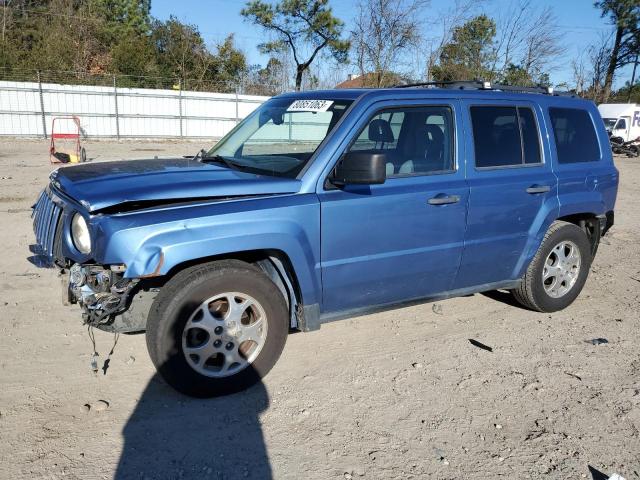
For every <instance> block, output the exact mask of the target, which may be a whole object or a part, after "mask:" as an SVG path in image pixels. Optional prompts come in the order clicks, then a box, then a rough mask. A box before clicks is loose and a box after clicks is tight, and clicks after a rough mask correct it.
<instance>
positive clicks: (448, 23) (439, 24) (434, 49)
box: [425, 0, 482, 82]
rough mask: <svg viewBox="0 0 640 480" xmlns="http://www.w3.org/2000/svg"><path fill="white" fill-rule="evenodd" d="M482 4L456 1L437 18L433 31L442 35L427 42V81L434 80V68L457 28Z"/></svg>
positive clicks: (473, 14)
mask: <svg viewBox="0 0 640 480" xmlns="http://www.w3.org/2000/svg"><path fill="white" fill-rule="evenodd" d="M481 4H482V2H478V1H477V0H454V2H453V6H451V7H450V8H449V9H447V10H445V11H443V12H442V13H441V14H440V15H438V16H437V18H436V19H435V21H434V22H433V24H432V30H440V34H439V35H438V36H436V37H432V38H429V39H427V41H426V42H425V43H426V47H427V48H426V50H427V51H429V55H428V58H427V66H426V72H425V79H426V81H428V82H429V81H432V80H433V67H434V66H435V65H436V63H437V62H438V59H439V58H440V54H441V53H442V49H443V48H444V46H445V45H447V44H448V43H450V42H451V39H452V37H453V32H454V30H455V28H456V27H459V26H461V25H462V24H464V23H465V22H467V21H469V20H471V18H472V17H474V16H475V14H476V13H477V11H478V7H480V6H481Z"/></svg>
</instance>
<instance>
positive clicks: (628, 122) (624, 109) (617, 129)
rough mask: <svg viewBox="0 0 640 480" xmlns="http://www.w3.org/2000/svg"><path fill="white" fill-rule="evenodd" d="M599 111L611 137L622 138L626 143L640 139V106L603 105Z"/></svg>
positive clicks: (625, 104) (599, 106)
mask: <svg viewBox="0 0 640 480" xmlns="http://www.w3.org/2000/svg"><path fill="white" fill-rule="evenodd" d="M598 111H599V112H600V116H601V117H602V120H604V125H605V127H606V128H607V131H608V132H609V134H610V135H611V137H620V138H622V140H623V141H624V142H628V141H630V140H635V139H636V138H638V137H640V105H636V104H635V103H602V104H600V105H598Z"/></svg>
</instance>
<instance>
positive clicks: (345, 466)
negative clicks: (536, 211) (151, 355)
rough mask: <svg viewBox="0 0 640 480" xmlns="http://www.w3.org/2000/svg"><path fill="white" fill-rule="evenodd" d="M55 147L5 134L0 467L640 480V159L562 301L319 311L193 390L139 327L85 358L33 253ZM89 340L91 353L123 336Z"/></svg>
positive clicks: (178, 150)
mask: <svg viewBox="0 0 640 480" xmlns="http://www.w3.org/2000/svg"><path fill="white" fill-rule="evenodd" d="M198 148H200V145H198V144H196V143H188V144H176V143H131V142H123V143H99V142H98V143H90V144H88V145H87V151H88V154H89V157H97V159H98V160H102V159H108V158H122V157H143V156H147V157H150V156H154V155H159V156H165V155H171V154H180V155H182V154H185V153H193V152H194V151H197V150H198ZM46 151H47V144H46V142H44V141H9V140H0V222H1V225H2V227H1V228H0V244H1V245H3V248H2V257H0V438H1V441H0V479H10V478H11V479H13V478H51V479H54V478H70V479H94V478H95V479H97V478H113V477H114V476H115V477H116V478H148V479H157V478H213V479H222V478H224V479H235V478H255V479H265V478H270V476H273V477H274V478H292V479H307V478H308V479H327V478H339V479H344V478H347V479H349V478H354V479H356V478H371V479H382V478H384V479H392V478H399V479H406V478H427V477H428V478H442V479H445V478H482V479H485V478H496V477H508V478H513V479H524V478H539V477H547V478H592V476H593V478H606V477H597V474H595V473H592V472H590V469H589V466H591V467H593V468H595V469H596V470H598V471H601V472H604V473H605V474H608V475H610V474H612V473H614V472H618V473H620V474H621V475H623V476H624V477H626V478H627V480H630V479H636V478H640V433H639V432H640V383H639V378H640V315H639V311H640V249H639V247H638V245H639V244H640V160H638V159H626V158H619V159H617V165H618V168H619V169H620V172H621V188H620V193H619V196H618V205H617V212H616V222H617V223H616V226H615V227H614V228H613V229H612V231H611V232H610V234H609V235H608V236H607V237H606V238H605V239H604V241H603V244H602V245H601V247H600V251H599V254H598V257H597V258H596V260H595V263H594V265H593V268H592V272H591V275H590V277H589V280H588V282H587V285H586V287H585V290H584V291H583V293H582V295H581V296H580V297H579V298H578V300H577V301H576V302H575V303H574V304H573V305H572V306H571V307H570V308H569V309H567V310H566V311H563V312H560V313H557V314H553V315H547V314H540V313H533V312H529V311H526V310H523V309H521V308H518V307H517V306H514V305H513V304H511V303H510V301H509V299H508V296H505V295H474V296H471V297H466V298H458V299H453V300H448V301H444V302H439V303H437V304H425V305H422V306H416V307H410V308H404V309H401V310H396V311H391V312H387V313H382V314H376V315H370V316H365V317H359V318H354V319H351V320H346V321H343V322H337V323H333V324H328V325H324V326H323V327H322V329H321V330H320V331H318V332H315V333H310V334H294V335H291V336H290V337H289V339H288V342H287V346H286V347H285V351H284V354H283V356H282V358H281V360H280V362H279V363H278V364H277V365H276V367H275V368H274V370H273V371H272V372H271V373H270V374H269V375H268V377H267V378H266V379H265V381H264V383H263V384H261V385H259V386H257V387H254V388H253V389H251V390H249V391H247V392H245V393H242V394H237V395H234V396H231V397H226V398H220V399H214V400H209V401H201V400H192V399H189V398H186V397H183V396H181V395H179V394H177V393H175V392H173V391H172V390H171V389H170V388H168V387H167V386H165V385H164V383H163V382H162V381H161V380H160V379H159V378H158V377H157V376H156V375H155V373H154V369H153V367H152V365H151V362H150V361H149V359H148V356H147V352H146V347H145V342H144V337H143V336H141V335H137V336H122V337H120V339H119V341H118V343H117V345H116V347H115V350H114V353H113V355H112V356H111V359H110V368H109V369H108V370H107V373H106V375H104V374H103V373H102V371H100V374H99V375H94V374H93V372H92V371H91V369H90V357H91V352H92V349H91V343H90V341H89V338H88V336H87V331H86V329H85V328H83V327H82V325H81V321H80V317H79V311H78V309H77V308H76V307H63V306H62V305H61V302H60V287H59V282H58V279H57V277H56V273H55V272H54V271H53V270H40V269H37V268H36V267H34V266H33V265H31V264H30V263H28V262H27V260H26V257H27V256H28V255H29V251H28V245H29V244H30V243H32V241H33V234H32V230H31V221H30V219H29V213H30V209H29V207H30V205H31V204H32V203H33V201H34V199H35V197H36V195H37V193H38V191H39V190H40V189H41V188H42V187H43V186H44V184H45V182H46V181H47V175H48V173H49V171H50V170H51V168H50V166H49V165H48V163H47V162H48V160H47V156H46ZM598 337H603V338H606V339H608V341H609V343H607V344H604V345H598V346H594V345H592V344H590V343H587V342H585V340H589V339H593V338H598ZM469 338H474V339H476V340H478V341H480V342H482V343H484V344H487V345H490V346H492V347H493V352H488V351H485V350H481V349H479V348H476V347H474V346H473V345H471V344H470V343H469ZM96 340H97V348H98V351H99V352H100V355H101V356H100V359H101V360H100V365H102V362H103V361H104V360H105V358H106V357H107V354H108V352H109V350H110V349H111V347H112V345H113V341H114V338H113V336H111V335H108V334H105V333H102V332H98V333H97V334H96ZM86 405H89V407H87V406H86Z"/></svg>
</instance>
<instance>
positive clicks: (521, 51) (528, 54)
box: [493, 0, 563, 83]
mask: <svg viewBox="0 0 640 480" xmlns="http://www.w3.org/2000/svg"><path fill="white" fill-rule="evenodd" d="M497 23H498V35H497V37H498V38H497V41H496V46H495V49H496V56H495V58H496V62H495V64H494V68H493V70H494V74H495V76H496V77H497V78H504V76H505V73H506V72H507V70H509V69H510V68H511V66H512V65H514V66H517V67H519V68H520V69H522V71H523V72H525V73H526V76H527V77H528V78H529V81H530V82H532V83H537V82H540V80H541V79H542V78H543V76H544V75H545V74H546V73H548V71H549V70H550V69H551V68H552V67H553V65H554V63H555V62H556V61H557V60H558V58H559V56H560V54H561V53H562V51H563V49H562V46H561V42H562V35H561V34H560V32H559V29H558V27H557V25H556V19H555V16H554V14H553V12H552V10H551V8H550V7H544V8H542V9H538V8H537V6H536V3H534V2H533V1H532V0H518V1H515V0H514V1H513V2H512V3H511V4H510V6H509V8H507V9H506V10H505V12H504V14H503V15H502V16H501V17H500V18H499V19H498V22H497Z"/></svg>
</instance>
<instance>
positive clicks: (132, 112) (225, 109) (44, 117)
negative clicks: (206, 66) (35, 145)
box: [0, 81, 269, 138]
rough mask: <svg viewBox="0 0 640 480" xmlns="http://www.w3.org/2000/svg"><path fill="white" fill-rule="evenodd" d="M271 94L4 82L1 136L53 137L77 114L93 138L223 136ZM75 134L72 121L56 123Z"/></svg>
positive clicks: (0, 87) (0, 89)
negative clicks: (53, 131) (65, 118)
mask: <svg viewBox="0 0 640 480" xmlns="http://www.w3.org/2000/svg"><path fill="white" fill-rule="evenodd" d="M268 98H269V97H261V96H254V95H239V94H233V93H231V94H229V93H205V92H191V91H181V90H156V89H144V88H120V87H117V88H116V87H115V86H114V87H94V86H85V85H60V84H55V83H39V82H8V81H0V136H3V135H4V136H7V135H8V136H23V137H44V138H47V137H48V136H49V135H51V126H52V120H53V118H54V117H58V116H69V115H75V116H77V117H78V118H79V119H80V125H81V128H82V133H83V134H84V135H86V136H87V137H115V138H127V137H137V138H144V137H163V138H170V137H185V138H189V137H190V138H201V137H209V138H210V137H214V138H219V137H222V136H223V135H225V134H226V133H227V132H228V131H229V130H231V129H232V128H233V127H234V126H235V124H236V123H237V122H238V121H239V120H241V119H242V118H244V117H245V116H247V115H248V114H249V113H251V112H252V111H253V110H254V109H255V108H257V107H258V105H260V104H261V103H262V102H264V101H265V100H267V99H268ZM59 126H60V127H61V130H66V131H61V132H60V133H70V129H71V128H72V123H71V122H60V123H58V122H56V132H57V131H58V127H59Z"/></svg>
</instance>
